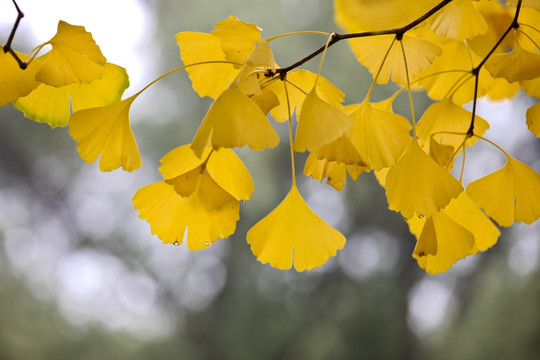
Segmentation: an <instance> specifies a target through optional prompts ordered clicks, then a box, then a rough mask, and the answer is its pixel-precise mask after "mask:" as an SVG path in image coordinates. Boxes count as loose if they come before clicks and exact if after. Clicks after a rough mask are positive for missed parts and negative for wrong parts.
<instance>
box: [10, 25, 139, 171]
mask: <svg viewBox="0 0 540 360" xmlns="http://www.w3.org/2000/svg"><path fill="white" fill-rule="evenodd" d="M48 45H50V46H51V47H52V48H51V50H50V51H49V52H47V53H46V54H44V55H42V56H40V57H35V55H36V53H37V52H38V51H40V50H41V49H42V48H43V47H45V46H48ZM31 53H33V55H31V56H30V57H28V56H27V55H24V54H21V53H17V55H18V56H19V58H20V59H21V60H23V61H26V62H27V64H28V66H27V68H26V69H24V70H22V69H20V68H19V65H18V64H17V62H16V61H15V59H14V58H13V57H12V56H11V54H9V53H4V51H1V49H0V106H3V105H6V104H8V103H13V104H14V106H15V107H16V108H17V109H19V110H21V111H23V112H24V115H25V116H26V117H27V118H29V119H32V120H34V121H37V122H40V123H46V124H49V125H50V126H51V127H53V128H55V127H58V126H60V127H64V126H66V125H68V123H69V125H70V129H69V131H70V134H71V135H72V136H73V138H74V139H75V140H76V141H77V142H78V147H77V149H78V150H79V153H80V155H81V157H82V158H83V159H84V160H85V161H87V162H94V161H95V160H96V158H97V156H98V155H99V154H101V159H100V169H101V170H103V171H109V170H113V169H116V168H118V167H120V166H122V167H123V168H124V169H125V170H128V171H132V170H134V169H137V168H138V167H140V165H141V158H140V155H139V150H138V148H137V145H136V143H135V139H134V137H133V134H132V132H131V128H130V126H129V121H128V118H127V110H128V108H129V105H127V106H123V105H120V104H123V102H121V103H119V101H120V99H121V97H122V94H123V93H124V91H125V90H126V89H127V87H128V86H129V80H128V75H127V73H126V71H125V69H123V68H121V67H120V66H118V65H115V64H111V63H108V62H107V60H106V58H105V57H104V56H103V54H102V53H101V50H100V49H99V46H98V45H97V44H96V42H95V41H94V39H93V38H92V35H91V34H90V33H89V32H87V31H86V30H85V29H84V27H82V26H74V25H70V24H68V23H66V22H64V21H60V22H59V23H58V30H57V33H56V35H54V36H53V37H52V38H51V39H50V40H49V41H47V42H45V43H44V44H42V45H40V46H38V47H37V48H36V49H34V50H33V51H32V52H31ZM128 102H129V101H128ZM130 103H131V102H129V104H130ZM124 111H125V112H126V113H125V118H124V119H123V120H122V121H117V116H116V115H117V114H122V113H123V112H124ZM72 112H75V113H74V114H73V115H72ZM93 112H99V116H89V115H86V114H92V113H93Z"/></svg>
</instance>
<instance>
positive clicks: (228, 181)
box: [206, 149, 254, 201]
mask: <svg viewBox="0 0 540 360" xmlns="http://www.w3.org/2000/svg"><path fill="white" fill-rule="evenodd" d="M206 170H207V171H208V174H209V175H210V176H211V177H212V179H213V180H214V181H215V182H216V183H217V184H218V185H219V186H221V187H222V188H223V190H225V191H226V192H227V193H229V194H231V195H232V196H233V197H234V198H235V199H236V200H242V201H244V200H248V199H249V198H250V197H251V194H253V188H254V185H253V180H252V179H251V176H250V175H249V171H248V169H246V166H245V165H244V163H243V162H242V160H240V158H239V157H238V156H237V155H236V154H235V153H234V151H232V150H231V149H219V150H214V151H213V152H212V154H211V155H210V158H209V159H208V163H207V164H206Z"/></svg>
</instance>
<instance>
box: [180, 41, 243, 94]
mask: <svg viewBox="0 0 540 360" xmlns="http://www.w3.org/2000/svg"><path fill="white" fill-rule="evenodd" d="M176 42H177V43H178V46H179V47H180V57H181V58H182V61H183V62H184V65H190V64H195V63H199V62H211V61H222V62H224V61H226V58H225V53H224V52H223V50H222V49H221V43H220V42H219V40H218V39H217V38H215V37H214V36H212V35H210V34H206V33H197V32H181V33H178V34H176ZM186 71H187V72H188V74H189V78H190V79H191V83H192V85H193V90H195V92H196V93H197V94H199V96H200V97H204V96H209V97H211V98H212V99H216V98H217V97H218V96H219V95H220V94H221V93H222V92H223V91H225V89H227V87H228V86H229V84H230V83H231V82H232V80H233V79H234V78H235V77H236V75H237V74H238V70H235V69H234V67H233V65H232V64H227V63H208V64H201V65H195V66H188V67H187V68H186Z"/></svg>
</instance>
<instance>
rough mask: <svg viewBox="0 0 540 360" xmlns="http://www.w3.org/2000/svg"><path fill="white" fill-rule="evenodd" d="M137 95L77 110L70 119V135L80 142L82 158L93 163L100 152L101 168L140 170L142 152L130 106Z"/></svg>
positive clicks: (78, 148)
mask: <svg viewBox="0 0 540 360" xmlns="http://www.w3.org/2000/svg"><path fill="white" fill-rule="evenodd" d="M135 99H136V95H134V96H132V97H129V98H127V99H125V100H122V101H121V102H118V103H114V104H112V105H107V106H103V107H97V108H90V109H84V110H80V111H77V112H75V113H74V114H73V115H72V116H71V118H70V120H69V134H70V135H71V137H73V139H75V141H76V142H77V144H78V145H77V151H78V152H79V155H80V156H81V158H82V159H83V160H84V161H86V162H88V163H93V162H94V161H95V160H96V159H97V157H98V156H99V155H101V156H100V159H99V169H100V170H101V171H111V170H114V169H117V168H119V167H122V168H123V169H124V170H126V171H133V170H135V169H138V168H139V167H140V166H141V164H142V160H141V155H140V153H139V148H138V147H137V143H136V142H135V137H134V136H133V132H132V131H131V127H130V124H129V109H130V107H131V104H132V103H133V101H134V100H135Z"/></svg>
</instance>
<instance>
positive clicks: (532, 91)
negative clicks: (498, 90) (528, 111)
mask: <svg viewBox="0 0 540 360" xmlns="http://www.w3.org/2000/svg"><path fill="white" fill-rule="evenodd" d="M519 85H521V88H522V89H523V90H525V92H526V93H527V94H528V95H529V96H533V97H535V98H539V99H540V77H539V78H536V79H533V80H524V81H520V82H519Z"/></svg>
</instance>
